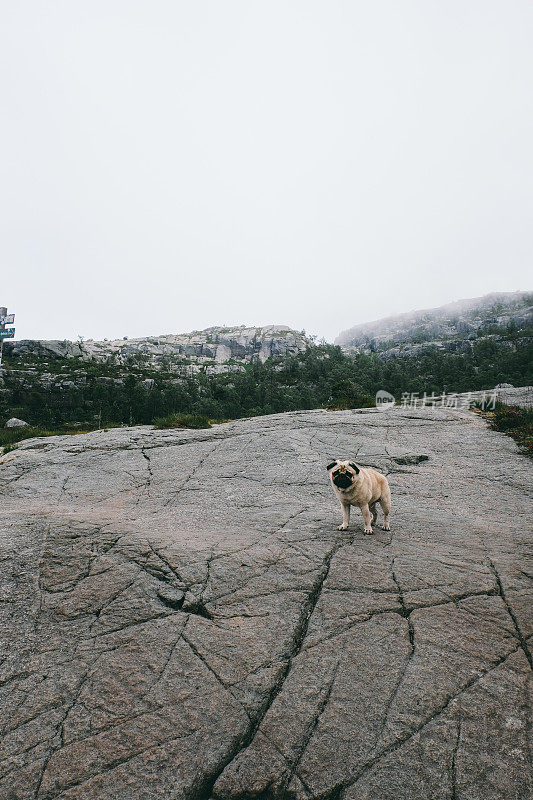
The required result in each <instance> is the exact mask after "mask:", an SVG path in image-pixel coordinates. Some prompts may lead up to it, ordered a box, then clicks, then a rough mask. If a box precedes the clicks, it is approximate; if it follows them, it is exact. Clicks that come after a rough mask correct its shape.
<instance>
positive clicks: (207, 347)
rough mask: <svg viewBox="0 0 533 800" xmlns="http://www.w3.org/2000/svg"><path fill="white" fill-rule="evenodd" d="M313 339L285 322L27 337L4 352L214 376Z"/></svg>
mask: <svg viewBox="0 0 533 800" xmlns="http://www.w3.org/2000/svg"><path fill="white" fill-rule="evenodd" d="M310 344H311V341H310V340H309V339H308V338H307V337H306V336H305V334H303V333H299V332H298V331H294V330H292V329H291V328H289V327H287V326H286V325H267V326H265V327H262V328H246V327H245V326H244V325H242V326H241V327H237V328H217V327H214V328H207V329H206V330H204V331H193V332H192V333H183V334H178V335H165V336H149V337H146V338H141V339H127V338H124V339H116V340H114V341H106V340H104V341H103V342H98V341H93V340H92V339H89V340H87V341H80V342H71V341H68V340H63V341H60V340H53V341H40V340H32V339H23V340H21V341H16V342H9V341H6V343H5V344H4V348H5V353H6V356H7V357H8V358H9V357H11V359H12V361H13V362H16V361H18V362H20V363H21V364H23V363H25V362H29V361H31V360H32V359H39V360H40V361H43V360H44V361H46V360H54V361H57V360H58V359H59V360H63V359H74V360H76V361H79V362H95V363H99V364H106V365H115V366H127V365H132V364H135V365H142V366H143V367H144V368H146V369H151V370H154V369H155V370H165V371H170V372H172V371H174V372H177V373H180V374H182V373H187V374H194V373H196V372H204V373H207V374H216V373H221V372H231V371H235V370H238V369H240V368H241V369H242V366H243V365H244V364H249V363H251V362H252V361H254V360H259V361H261V362H264V361H266V360H267V358H270V357H271V356H285V355H293V354H295V353H300V352H303V351H305V350H306V349H307V347H309V345H310Z"/></svg>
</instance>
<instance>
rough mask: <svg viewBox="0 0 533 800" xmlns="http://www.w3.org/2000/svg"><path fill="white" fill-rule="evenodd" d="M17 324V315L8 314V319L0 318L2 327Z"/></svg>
mask: <svg viewBox="0 0 533 800" xmlns="http://www.w3.org/2000/svg"><path fill="white" fill-rule="evenodd" d="M14 322H15V315H14V314H8V315H7V316H6V317H0V325H13V323H14Z"/></svg>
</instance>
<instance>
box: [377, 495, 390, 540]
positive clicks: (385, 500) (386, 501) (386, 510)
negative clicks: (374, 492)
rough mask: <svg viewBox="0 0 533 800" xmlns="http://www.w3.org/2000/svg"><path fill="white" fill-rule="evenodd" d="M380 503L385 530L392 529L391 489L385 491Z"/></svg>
mask: <svg viewBox="0 0 533 800" xmlns="http://www.w3.org/2000/svg"><path fill="white" fill-rule="evenodd" d="M379 503H380V505H381V509H382V511H383V515H384V519H383V530H384V531H390V489H389V491H387V492H383V495H382V497H381V500H380V501H379Z"/></svg>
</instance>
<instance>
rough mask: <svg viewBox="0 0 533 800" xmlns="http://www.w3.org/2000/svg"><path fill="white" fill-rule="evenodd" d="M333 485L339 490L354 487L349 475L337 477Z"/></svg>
mask: <svg viewBox="0 0 533 800" xmlns="http://www.w3.org/2000/svg"><path fill="white" fill-rule="evenodd" d="M333 483H334V484H335V486H337V487H338V488H339V489H348V487H350V486H351V485H352V479H351V478H350V477H349V476H348V475H335V477H334V478H333Z"/></svg>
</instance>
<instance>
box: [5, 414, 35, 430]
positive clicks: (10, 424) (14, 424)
mask: <svg viewBox="0 0 533 800" xmlns="http://www.w3.org/2000/svg"><path fill="white" fill-rule="evenodd" d="M29 427H30V424H29V422H25V421H24V420H23V419H17V417H11V419H8V421H7V422H6V428H29Z"/></svg>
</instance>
